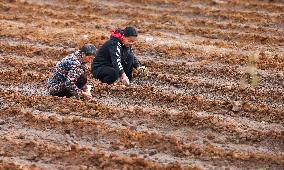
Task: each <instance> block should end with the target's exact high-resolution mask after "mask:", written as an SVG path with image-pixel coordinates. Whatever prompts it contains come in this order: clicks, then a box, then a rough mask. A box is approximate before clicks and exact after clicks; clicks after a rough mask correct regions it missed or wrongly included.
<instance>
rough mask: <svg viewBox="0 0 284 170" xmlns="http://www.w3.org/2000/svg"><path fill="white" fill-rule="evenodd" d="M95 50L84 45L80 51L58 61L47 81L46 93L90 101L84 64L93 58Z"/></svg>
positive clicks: (91, 46)
mask: <svg viewBox="0 0 284 170" xmlns="http://www.w3.org/2000/svg"><path fill="white" fill-rule="evenodd" d="M95 53H96V48H95V47H94V46H93V45H89V44H85V45H84V46H83V47H82V48H81V49H80V50H77V51H75V52H74V53H72V54H70V55H68V56H66V57H65V58H63V59H62V60H61V61H59V62H58V63H57V65H56V67H55V68H54V70H53V75H52V76H51V77H49V79H48V85H47V87H48V92H49V94H50V95H53V96H59V97H64V96H65V97H71V96H75V97H76V98H77V99H80V98H83V99H85V100H89V99H91V97H92V95H91V93H90V92H88V89H87V85H86V84H87V76H86V75H85V69H86V66H85V65H86V63H90V62H91V61H92V59H93V58H94V55H95Z"/></svg>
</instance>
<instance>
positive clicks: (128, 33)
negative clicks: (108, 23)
mask: <svg viewBox="0 0 284 170" xmlns="http://www.w3.org/2000/svg"><path fill="white" fill-rule="evenodd" d="M137 35H138V33H137V31H136V29H135V28H134V27H125V28H124V30H123V36H125V37H130V36H135V37H137Z"/></svg>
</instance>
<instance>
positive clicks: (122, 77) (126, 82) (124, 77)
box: [120, 73, 129, 85]
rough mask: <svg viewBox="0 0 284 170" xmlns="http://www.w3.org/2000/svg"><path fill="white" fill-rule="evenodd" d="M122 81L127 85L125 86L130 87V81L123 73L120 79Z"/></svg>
mask: <svg viewBox="0 0 284 170" xmlns="http://www.w3.org/2000/svg"><path fill="white" fill-rule="evenodd" d="M120 81H121V82H122V83H123V84H125V85H129V79H128V77H127V75H126V74H125V73H123V74H122V75H121V77H120Z"/></svg>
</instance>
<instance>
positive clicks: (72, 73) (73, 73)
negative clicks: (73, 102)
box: [65, 64, 84, 99]
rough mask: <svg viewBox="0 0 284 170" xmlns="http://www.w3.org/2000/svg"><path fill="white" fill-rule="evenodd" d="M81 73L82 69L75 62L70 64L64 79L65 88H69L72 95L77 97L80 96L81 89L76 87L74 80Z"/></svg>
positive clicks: (75, 80)
mask: <svg viewBox="0 0 284 170" xmlns="http://www.w3.org/2000/svg"><path fill="white" fill-rule="evenodd" d="M83 73H84V71H83V69H81V68H80V67H78V66H77V65H76V64H72V65H71V66H70V70H69V72H68V75H67V77H66V81H65V86H66V88H67V89H68V90H70V92H71V93H72V95H74V96H75V97H76V98H77V99H79V98H80V96H81V89H79V88H78V87H77V85H76V82H77V80H78V78H79V77H80V76H81V75H82V74H83Z"/></svg>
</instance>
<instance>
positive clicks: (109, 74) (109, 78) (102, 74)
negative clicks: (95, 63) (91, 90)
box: [93, 66, 119, 84]
mask: <svg viewBox="0 0 284 170" xmlns="http://www.w3.org/2000/svg"><path fill="white" fill-rule="evenodd" d="M93 75H94V77H95V78H96V79H99V80H100V81H101V82H103V83H107V84H112V83H114V82H115V81H116V80H117V79H118V77H119V76H118V72H117V71H116V70H115V69H114V68H113V67H110V66H102V67H100V68H98V69H96V70H94V71H93Z"/></svg>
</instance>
